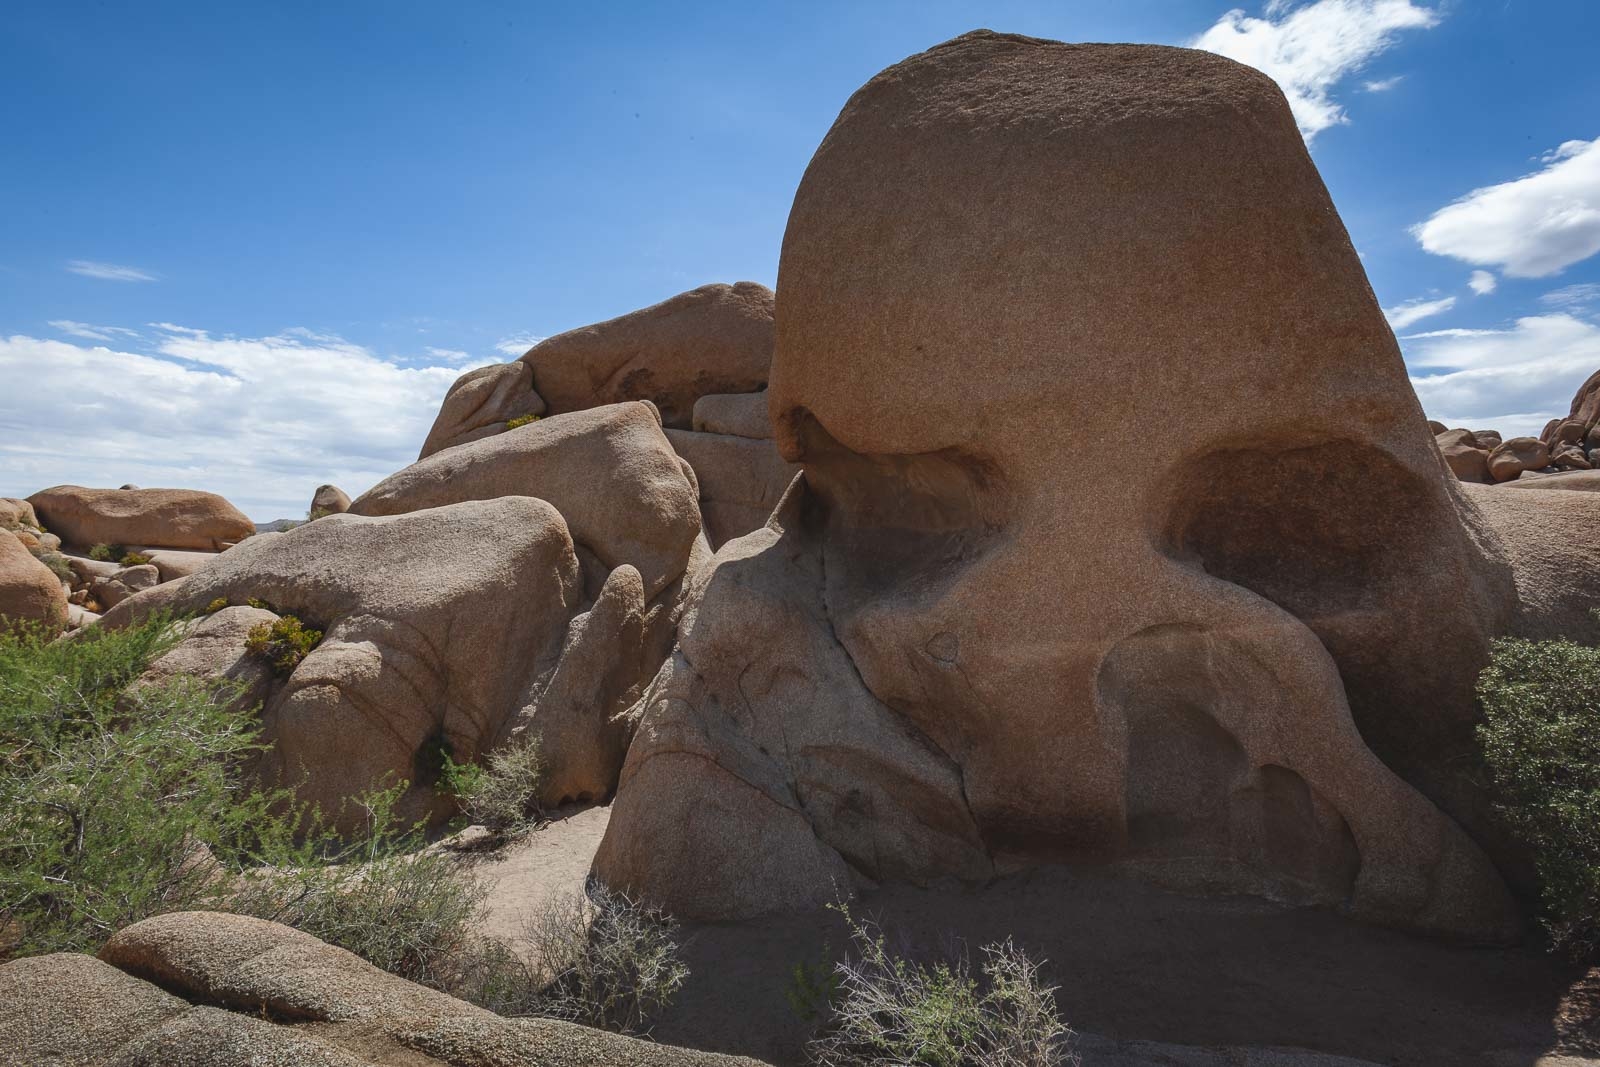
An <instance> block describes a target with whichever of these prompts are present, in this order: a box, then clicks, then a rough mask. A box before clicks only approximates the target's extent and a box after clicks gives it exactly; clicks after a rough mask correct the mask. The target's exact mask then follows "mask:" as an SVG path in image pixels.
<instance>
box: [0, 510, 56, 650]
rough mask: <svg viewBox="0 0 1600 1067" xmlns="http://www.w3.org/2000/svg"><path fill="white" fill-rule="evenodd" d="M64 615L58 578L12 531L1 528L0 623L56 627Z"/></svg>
mask: <svg viewBox="0 0 1600 1067" xmlns="http://www.w3.org/2000/svg"><path fill="white" fill-rule="evenodd" d="M66 617H67V591H66V590H65V589H64V588H62V585H61V579H59V578H57V577H56V576H55V574H54V573H52V572H51V570H50V568H49V567H46V566H45V565H44V564H43V563H40V562H39V561H38V560H37V559H35V558H34V556H33V553H31V552H29V551H28V550H27V549H26V548H24V547H23V544H22V542H21V541H20V540H19V539H18V538H17V537H16V536H15V535H14V534H12V533H11V532H9V531H7V530H0V627H5V628H10V627H13V626H16V625H19V624H34V623H37V624H40V625H42V626H44V627H46V628H53V629H56V630H59V629H60V628H61V626H62V624H63V623H64V622H65V621H66Z"/></svg>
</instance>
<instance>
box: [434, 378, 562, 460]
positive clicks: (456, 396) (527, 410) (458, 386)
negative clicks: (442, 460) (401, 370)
mask: <svg viewBox="0 0 1600 1067" xmlns="http://www.w3.org/2000/svg"><path fill="white" fill-rule="evenodd" d="M544 411H545V404H544V400H543V398H541V397H540V396H539V394H538V393H536V392H534V391H533V368H532V367H530V366H529V365H528V364H526V363H521V362H514V363H496V364H494V365H492V366H488V367H479V368H477V369H476V370H469V371H468V372H467V373H465V374H463V375H462V376H461V377H459V378H457V379H456V381H455V384H454V385H452V386H451V387H450V391H449V392H448V393H446V394H445V397H444V403H443V404H442V405H441V406H440V408H439V414H438V415H436V416H435V417H434V420H433V427H432V429H430V430H429V431H428V437H427V439H426V440H425V441H423V442H422V451H421V452H420V453H419V454H418V455H417V458H418V459H427V458H428V457H429V456H431V455H433V454H434V453H435V452H440V451H443V450H444V449H446V448H449V447H451V446H452V445H461V444H466V443H467V442H469V441H477V440H480V439H482V438H485V437H488V436H490V435H492V434H497V433H503V432H504V431H505V429H506V423H507V422H509V421H511V420H512V419H516V418H525V417H528V416H538V415H543V414H544Z"/></svg>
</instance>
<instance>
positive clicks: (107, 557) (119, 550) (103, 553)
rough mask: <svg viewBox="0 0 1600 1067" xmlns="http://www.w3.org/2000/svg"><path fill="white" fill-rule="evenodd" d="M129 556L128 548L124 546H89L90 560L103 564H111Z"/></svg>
mask: <svg viewBox="0 0 1600 1067" xmlns="http://www.w3.org/2000/svg"><path fill="white" fill-rule="evenodd" d="M127 554H128V550H127V548H125V547H124V546H122V545H107V544H98V545H90V546H89V558H90V559H93V560H99V561H100V562H101V563H111V562H113V561H115V560H119V559H121V558H122V557H123V556H126V555H127Z"/></svg>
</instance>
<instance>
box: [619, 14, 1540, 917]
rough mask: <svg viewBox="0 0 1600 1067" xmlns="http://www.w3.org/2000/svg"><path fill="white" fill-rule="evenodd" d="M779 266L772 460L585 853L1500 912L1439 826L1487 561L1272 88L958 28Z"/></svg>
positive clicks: (864, 125)
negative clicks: (1055, 868)
mask: <svg viewBox="0 0 1600 1067" xmlns="http://www.w3.org/2000/svg"><path fill="white" fill-rule="evenodd" d="M1002 265H1003V266H1002ZM779 277H780V285H779V300H778V305H777V319H776V321H777V345H776V350H775V356H774V362H773V366H772V373H771V380H770V386H769V393H770V401H769V406H770V410H771V412H772V414H773V425H774V430H775V433H776V439H777V442H778V446H779V449H780V451H781V452H782V454H783V456H784V458H785V459H787V460H789V461H792V462H796V463H799V464H800V465H801V466H802V467H803V469H804V477H803V479H802V480H801V481H800V482H797V483H796V485H795V487H794V488H793V489H792V490H791V491H790V493H789V495H788V497H787V498H786V499H785V501H784V503H783V506H782V508H781V509H780V510H779V512H778V513H777V514H776V515H775V516H774V517H773V520H772V522H771V524H770V525H769V527H768V528H767V529H765V530H762V531H758V532H756V533H754V534H751V535H749V536H746V537H744V538H742V539H740V540H739V541H737V542H735V543H734V544H733V545H730V546H728V547H725V548H724V549H723V550H722V551H721V552H720V553H719V554H718V555H717V557H716V559H715V560H714V561H713V563H712V565H711V566H710V567H708V568H707V570H706V571H705V572H703V573H702V574H701V575H699V576H698V577H697V579H696V582H695V586H694V590H693V593H692V596H691V606H690V609H689V611H688V612H687V613H686V615H685V619H684V622H683V625H682V628H681V632H680V646H679V650H678V652H677V654H676V655H675V656H674V657H673V659H672V660H671V661H670V662H669V663H668V664H667V665H666V666H665V667H663V670H662V672H661V674H660V675H658V677H657V679H656V681H655V683H654V685H653V686H652V688H651V690H650V692H649V694H648V695H647V698H646V702H645V709H644V719H643V721H642V723H641V725H640V728H639V732H638V734H637V735H636V738H635V740H634V743H633V746H632V748H631V749H630V751H629V754H628V760H627V763H626V765H625V768H624V771H623V777H622V782H621V785H620V788H619V793H618V797H617V800H616V803H615V806H614V811H613V817H612V821H611V824H610V828H609V830H608V833H607V835H606V839H605V842H604V844H603V845H602V848H601V851H600V854H599V856H598V857H597V860H596V870H597V873H599V874H600V875H601V876H602V877H603V878H605V879H606V880H607V881H609V882H612V883H613V884H616V885H619V886H623V887H627V888H631V889H634V890H638V891H642V892H643V893H645V894H646V895H648V896H650V897H653V898H655V899H658V900H660V901H662V902H664V903H665V904H666V905H667V906H668V907H669V908H671V909H673V910H676V911H677V912H679V913H680V914H685V915H690V916H708V917H719V918H723V917H733V916H740V915H749V914H753V913H757V912H760V911H763V910H768V909H771V908H777V907H788V906H800V905H814V904H818V903H822V902H826V901H829V900H832V899H834V898H835V897H836V896H837V895H839V894H840V893H841V892H844V891H848V887H849V885H850V883H851V881H852V880H854V879H857V878H866V879H883V878H894V879H910V880H929V879H933V878H937V877H940V876H943V875H951V874H954V875H959V876H963V877H982V876H984V875H985V874H986V873H988V872H991V871H998V870H1004V869H1008V868H1011V867H1014V866H1016V865H1019V864H1027V863H1032V862H1037V861H1039V860H1044V859H1057V858H1072V859H1080V860H1093V861H1097V862H1102V863H1108V864H1113V865H1116V866H1119V867H1122V868H1124V869H1127V870H1129V871H1131V872H1134V873H1137V874H1140V875H1143V876H1147V877H1153V878H1158V879H1160V880H1162V881H1166V882H1171V883H1176V884H1180V885H1186V886H1190V887H1196V888H1203V889H1207V890H1225V891H1243V892H1252V893H1261V894H1266V895H1269V896H1274V897H1279V898H1283V899H1290V900H1297V901H1309V902H1323V903H1327V904H1330V905H1333V906H1336V907H1339V908H1342V909H1344V910H1347V911H1348V912H1350V913H1352V914H1354V915H1357V916H1360V917H1364V918H1368V919H1373V920H1378V921H1382V922H1387V923H1392V924H1397V925H1404V926H1410V927H1416V928H1422V929H1429V930H1435V931H1443V932H1448V933H1452V934H1457V935H1465V936H1473V937H1495V936H1503V935H1505V934H1506V933H1507V932H1508V931H1510V930H1512V929H1514V928H1515V925H1516V922H1515V918H1514V915H1513V909H1512V905H1511V902H1510V898H1509V896H1508V894H1507V891H1506V889H1505V886H1504V885H1503V883H1502V880H1501V877H1500V875H1499V874H1498V873H1497V872H1496V870H1495V867H1494V866H1493V865H1492V864H1491V863H1490V861H1489V860H1488V859H1487V857H1486V856H1485V854H1484V852H1483V851H1482V850H1481V849H1480V848H1479V847H1478V845H1477V844H1475V843H1474V842H1473V840H1471V839H1470V838H1469V837H1468V836H1467V834H1465V833H1464V832H1463V831H1462V829H1461V828H1460V826H1459V825H1458V824H1457V823H1456V822H1455V821H1454V820H1452V819H1451V818H1450V817H1449V816H1447V815H1446V814H1444V813H1443V812H1442V811H1441V810H1440V807H1439V806H1438V805H1439V804H1441V803H1443V804H1447V805H1449V806H1451V807H1452V809H1453V810H1456V811H1462V812H1465V813H1467V814H1470V813H1471V808H1472V802H1471V799H1470V798H1468V797H1466V796H1465V793H1464V790H1465V789H1466V787H1465V786H1463V785H1462V784H1461V783H1460V782H1459V781H1458V780H1457V779H1456V778H1455V777H1453V775H1454V774H1456V773H1457V772H1453V771H1451V770H1450V769H1449V768H1448V767H1447V765H1446V764H1447V760H1446V758H1445V754H1446V753H1450V754H1452V755H1453V754H1454V753H1455V752H1456V751H1457V750H1458V749H1459V748H1460V747H1461V746H1463V745H1465V746H1468V747H1469V748H1470V743H1471V723H1472V716H1473V705H1472V697H1471V689H1470V687H1471V680H1472V678H1473V677H1474V675H1475V672H1476V667H1477V665H1478V664H1480V663H1481V662H1482V658H1483V656H1484V655H1485V652H1486V646H1487V640H1488V637H1489V635H1490V633H1491V632H1494V629H1495V627H1496V626H1497V625H1498V624H1499V623H1500V622H1501V621H1503V620H1504V619H1505V617H1506V614H1507V608H1506V605H1507V603H1509V602H1510V600H1511V598H1512V597H1513V593H1512V592H1511V588H1512V586H1511V580H1510V578H1509V577H1508V575H1507V574H1506V569H1505V567H1504V565H1503V564H1502V563H1501V562H1500V561H1498V560H1497V559H1494V558H1486V557H1485V555H1484V553H1483V552H1481V551H1480V550H1479V547H1478V545H1477V543H1476V541H1475V535H1474V534H1473V533H1472V528H1473V527H1472V524H1473V523H1474V522H1476V520H1475V519H1474V518H1473V516H1472V513H1471V509H1470V507H1469V505H1467V504H1466V503H1465V502H1464V501H1463V499H1462V497H1461V495H1460V493H1459V491H1458V490H1457V489H1456V488H1455V485H1454V482H1453V481H1447V480H1446V479H1445V478H1444V477H1442V467H1441V464H1440V459H1439V456H1438V453H1437V451H1436V450H1435V448H1434V447H1433V445H1432V444H1431V443H1430V442H1429V440H1428V437H1427V435H1426V434H1424V433H1423V432H1422V425H1423V419H1422V414H1421V412H1420V410H1419V409H1418V406H1417V402H1416V399H1415V396H1414V395H1413V393H1412V392H1411V389H1410V388H1409V385H1408V382H1407V379H1406V375H1405V369H1404V365H1403V363H1402V361H1401V358H1400V354H1399V351H1398V349H1397V348H1396V345H1395V342H1394V339H1393V336H1392V334H1391V333H1390V331H1389V330H1388V328H1387V327H1386V325H1385V323H1384V320H1383V317H1382V314H1381V311H1380V309H1379V307H1378V305H1377V302H1376V300H1375V299H1374V297H1373V295H1372V292H1371V290H1370V288H1369V287H1368V285H1367V284H1366V280H1365V278H1364V276H1363V274H1362V271H1361V267H1360V265H1359V262H1358V260H1357V258H1356V256H1355V253H1354V251H1353V249H1352V248H1351V246H1350V242H1349V239H1348V237H1347V235H1346V233H1345V231H1344V229H1343V227H1342V226H1341V224H1340V223H1339V220H1338V216H1337V214H1336V213H1335V211H1334V209H1333V206H1332V204H1331V203H1330V202H1329V199H1328V195H1327V192H1326V191H1325V189H1324V187H1323V185H1322V183H1321V181H1320V180H1319V178H1318V176H1317V173H1316V170H1315V168H1314V167H1313V165H1312V163H1311V161H1310V159H1309V157H1308V156H1307V154H1306V151H1305V148H1304V145H1303V142H1302V140H1301V138H1300V136H1299V133H1298V131H1297V129H1296V127H1295V123H1294V120H1293V118H1292V116H1291V115H1290V112H1289V108H1288V106H1287V105H1286V103H1285V101H1284V99H1283V96H1282V94H1281V93H1280V92H1279V90H1278V89H1277V87H1276V86H1275V85H1274V84H1273V83H1272V82H1271V80H1270V79H1268V78H1267V77H1266V76H1264V75H1262V74H1260V73H1258V72H1256V71H1254V70H1251V69H1249V68H1246V67H1244V66H1241V65H1239V64H1236V63H1233V62H1231V61H1229V60H1226V59H1222V58H1219V57H1217V56H1214V55H1210V54H1206V53H1201V52H1194V51H1186V50H1181V49H1170V48H1159V47H1143V46H1109V45H1079V46H1073V45H1063V44H1056V43H1050V42H1043V41H1036V40H1031V39H1028V38H1020V37H1006V36H999V35H995V34H992V33H986V32H983V33H975V34H969V35H966V36H964V37H961V38H958V39H957V40H955V41H952V42H950V43H947V44H945V45H941V46H939V47H937V48H934V49H931V50H930V51H928V52H925V53H923V54H921V55H918V56H914V57H912V58H911V59H908V60H906V61H905V62H903V63H901V64H899V65H897V66H895V67H893V68H891V69H890V70H888V71H886V72H884V73H883V74H881V75H880V76H878V77H877V78H874V79H873V80H872V81H871V82H869V83H868V84H867V85H866V86H865V87H863V88H862V89H861V90H860V91H859V92H857V93H856V95H855V96H854V97H852V98H851V100H850V102H849V103H848V104H847V105H846V106H845V109H844V111H843V112H842V114H841V115H840V117H839V119H838V121H837V122H836V123H835V124H834V126H833V128H832V129H831V130H830V132H829V134H828V136H827V138H826V139H825V140H824V142H823V144H822V146H821V148H820V149H819V150H818V152H817V154H816V156H815V157H814V158H813V160H812V162H811V165H810V167H809V168H808V170H807V172H806V175H805V177H804V179H803V180H802V183H801V186H800V190H799V192H798V194H797V196H796V200H795V204H794V208H793V211H792V213H791V216H790V220H789V226H788V230H787V232H786V234H785V238H784V246H783V253H782V260H781V264H780V274H779ZM1242 278H1248V279H1249V284H1248V285H1246V284H1241V283H1240V279H1242ZM1285 316H1288V317H1290V318H1292V319H1293V320H1294V321H1295V322H1296V323H1297V328H1296V329H1295V330H1293V331H1285V330H1283V329H1282V323H1283V322H1284V321H1285ZM1174 395H1181V396H1183V397H1185V398H1186V399H1185V402H1184V403H1183V404H1182V405H1177V406H1174V405H1171V404H1168V403H1165V402H1164V401H1163V398H1167V397H1171V396H1174ZM1291 412H1292V413H1293V414H1292V415H1291V414H1290V413H1291ZM1307 413H1310V414H1309V415H1308V414H1307ZM1146 422H1161V423H1162V424H1163V425H1164V426H1167V427H1168V428H1169V430H1170V433H1169V434H1168V439H1169V440H1172V441H1177V442H1181V443H1182V444H1181V446H1180V447H1174V448H1168V449H1164V450H1162V451H1160V452H1159V453H1156V454H1152V455H1151V456H1150V457H1148V460H1149V461H1148V462H1147V463H1141V464H1140V465H1139V467H1138V468H1137V470H1136V471H1130V469H1129V468H1128V467H1126V466H1125V465H1113V464H1103V463H1094V462H1086V458H1087V457H1088V456H1089V455H1092V454H1093V453H1094V451H1095V449H1096V447H1097V444H1098V442H1101V441H1104V440H1114V439H1121V438H1123V437H1125V436H1126V428H1127V427H1128V426H1129V425H1138V424H1142V423H1146ZM1440 604H1451V605H1453V607H1452V610H1451V611H1449V612H1440V611H1439V610H1438V605H1440ZM1425 793H1426V794H1427V795H1424V794H1425ZM1430 797H1431V798H1432V799H1430Z"/></svg>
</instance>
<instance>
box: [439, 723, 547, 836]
mask: <svg viewBox="0 0 1600 1067" xmlns="http://www.w3.org/2000/svg"><path fill="white" fill-rule="evenodd" d="M443 755H444V768H443V771H442V773H441V775H440V784H441V785H443V786H444V788H445V789H446V790H447V791H448V792H450V793H451V794H453V795H454V796H455V798H456V800H457V802H458V803H459V804H460V805H461V812H462V814H464V815H465V816H466V817H467V819H468V820H469V821H471V822H473V823H475V824H477V825H479V826H485V827H488V828H489V829H490V830H493V831H495V832H496V833H498V834H502V835H507V836H510V835H515V834H520V833H523V832H525V831H527V830H528V829H530V828H532V827H533V825H534V824H535V823H536V822H537V821H538V817H539V814H540V812H539V807H538V796H539V789H540V786H541V785H542V784H543V782H544V761H543V759H542V758H541V757H540V755H539V741H538V738H537V737H534V736H532V735H531V734H530V735H528V736H527V737H524V738H521V739H518V740H514V741H512V742H511V743H510V744H508V745H505V746H504V747H502V748H500V749H498V750H496V751H494V752H491V753H489V756H488V758H487V760H485V764H486V765H485V766H481V767H480V766H478V765H477V764H473V763H464V764H463V763H457V762H455V761H454V760H453V759H451V758H450V754H449V753H444V754H443Z"/></svg>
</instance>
